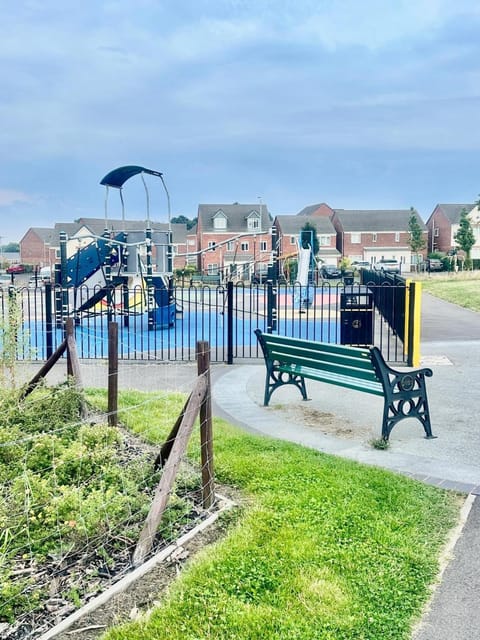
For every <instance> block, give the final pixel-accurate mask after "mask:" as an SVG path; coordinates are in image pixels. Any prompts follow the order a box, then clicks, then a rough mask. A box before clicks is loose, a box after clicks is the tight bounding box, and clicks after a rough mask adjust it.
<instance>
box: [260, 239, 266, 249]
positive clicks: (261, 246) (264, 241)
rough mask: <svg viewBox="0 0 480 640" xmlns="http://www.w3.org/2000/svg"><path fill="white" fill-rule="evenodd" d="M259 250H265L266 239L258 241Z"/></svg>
mask: <svg viewBox="0 0 480 640" xmlns="http://www.w3.org/2000/svg"><path fill="white" fill-rule="evenodd" d="M260 251H267V241H266V240H262V241H261V242H260Z"/></svg>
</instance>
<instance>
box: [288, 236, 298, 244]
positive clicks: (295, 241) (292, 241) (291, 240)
mask: <svg viewBox="0 0 480 640" xmlns="http://www.w3.org/2000/svg"><path fill="white" fill-rule="evenodd" d="M290 244H297V239H296V237H295V236H290Z"/></svg>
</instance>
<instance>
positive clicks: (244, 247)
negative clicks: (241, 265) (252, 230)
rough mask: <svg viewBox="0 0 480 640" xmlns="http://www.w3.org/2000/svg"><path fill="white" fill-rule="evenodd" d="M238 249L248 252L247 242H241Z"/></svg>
mask: <svg viewBox="0 0 480 640" xmlns="http://www.w3.org/2000/svg"><path fill="white" fill-rule="evenodd" d="M240 249H241V250H242V251H248V242H242V244H241V245H240Z"/></svg>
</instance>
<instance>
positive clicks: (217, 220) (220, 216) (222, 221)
mask: <svg viewBox="0 0 480 640" xmlns="http://www.w3.org/2000/svg"><path fill="white" fill-rule="evenodd" d="M213 228H214V229H226V228H227V218H226V217H225V214H224V213H222V212H219V213H216V214H215V216H214V218H213Z"/></svg>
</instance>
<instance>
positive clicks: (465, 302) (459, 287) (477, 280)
mask: <svg viewBox="0 0 480 640" xmlns="http://www.w3.org/2000/svg"><path fill="white" fill-rule="evenodd" d="M422 287H423V289H424V291H428V293H431V294H432V295H434V296H436V297H437V298H441V299H442V300H447V301H448V302H453V303H454V304H458V305H459V306H461V307H465V308H466V309H471V310H472V311H480V275H479V274H478V272H473V273H471V272H469V273H468V274H466V275H463V274H455V273H453V274H449V275H446V276H435V277H432V278H426V279H422Z"/></svg>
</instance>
